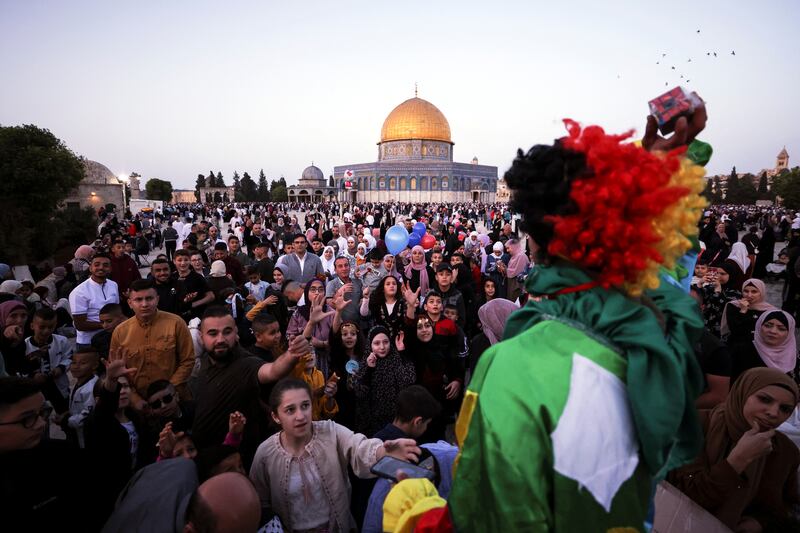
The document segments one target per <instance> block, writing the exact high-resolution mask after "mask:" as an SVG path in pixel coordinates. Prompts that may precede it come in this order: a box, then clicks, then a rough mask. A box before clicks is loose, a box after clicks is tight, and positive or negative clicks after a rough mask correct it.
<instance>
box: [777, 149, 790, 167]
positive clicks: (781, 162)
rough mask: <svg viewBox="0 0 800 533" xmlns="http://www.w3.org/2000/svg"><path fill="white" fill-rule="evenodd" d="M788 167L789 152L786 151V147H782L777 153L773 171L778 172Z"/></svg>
mask: <svg viewBox="0 0 800 533" xmlns="http://www.w3.org/2000/svg"><path fill="white" fill-rule="evenodd" d="M788 169H789V152H787V151H786V147H785V146H784V147H783V150H781V151H780V153H779V154H778V158H777V160H776V162H775V173H776V174H779V173H780V172H782V171H784V170H788Z"/></svg>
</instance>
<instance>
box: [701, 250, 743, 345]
mask: <svg viewBox="0 0 800 533" xmlns="http://www.w3.org/2000/svg"><path fill="white" fill-rule="evenodd" d="M734 268H736V267H735V265H732V264H730V263H728V264H723V265H722V267H719V268H717V267H712V266H710V267H708V270H707V271H706V275H705V276H704V277H703V279H702V294H703V306H702V307H703V320H704V321H705V324H706V328H708V330H709V331H711V333H713V334H714V335H715V336H717V337H721V333H720V323H721V322H722V315H723V314H724V313H725V305H726V304H727V303H728V302H730V301H732V300H740V299H741V298H742V291H741V289H740V290H736V289H733V288H732V287H731V285H730V280H731V274H730V273H731V272H733V271H734Z"/></svg>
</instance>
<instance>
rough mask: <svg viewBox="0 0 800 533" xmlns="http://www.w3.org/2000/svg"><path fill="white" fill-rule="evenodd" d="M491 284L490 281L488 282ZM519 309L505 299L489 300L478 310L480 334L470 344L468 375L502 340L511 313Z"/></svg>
mask: <svg viewBox="0 0 800 533" xmlns="http://www.w3.org/2000/svg"><path fill="white" fill-rule="evenodd" d="M488 281H489V282H490V283H491V280H488ZM517 309H519V307H518V306H517V304H515V303H514V302H512V301H510V300H506V299H505V298H497V299H494V300H489V301H488V302H486V303H485V304H483V305H482V306H481V307H480V308H479V309H478V324H479V327H480V328H481V332H480V333H478V334H477V335H475V336H474V337H473V338H472V341H471V342H470V349H469V353H470V361H469V371H470V375H471V374H472V372H474V370H475V366H476V365H477V364H478V360H479V359H480V358H481V355H483V352H485V351H486V350H488V349H489V347H490V346H494V345H495V344H497V343H498V342H500V341H501V340H503V330H504V329H505V327H506V320H508V317H509V316H511V313H513V312H514V311H516V310H517Z"/></svg>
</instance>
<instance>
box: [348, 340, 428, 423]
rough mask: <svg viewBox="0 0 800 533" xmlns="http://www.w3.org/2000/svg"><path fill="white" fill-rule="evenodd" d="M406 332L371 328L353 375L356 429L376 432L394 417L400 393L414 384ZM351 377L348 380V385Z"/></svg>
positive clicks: (414, 376) (412, 366)
mask: <svg viewBox="0 0 800 533" xmlns="http://www.w3.org/2000/svg"><path fill="white" fill-rule="evenodd" d="M403 338H404V335H403V334H402V333H401V334H400V335H398V336H397V337H395V338H394V339H392V338H390V333H389V330H388V329H386V328H385V327H383V326H375V327H373V328H372V329H371V330H369V334H368V335H367V343H366V347H365V349H364V355H363V356H362V358H361V359H360V360H359V362H358V370H357V371H356V373H355V374H354V375H353V379H352V388H353V392H354V394H355V397H356V431H358V432H360V433H364V434H365V435H374V434H375V433H377V432H378V431H379V430H381V429H383V428H384V426H386V424H389V423H391V422H392V420H394V416H395V411H396V408H397V396H398V395H399V394H400V391H401V390H403V389H405V388H406V387H409V386H411V385H413V384H414V382H415V381H416V372H415V371H414V363H413V362H411V361H410V360H408V359H407V358H406V357H405V355H404V354H405V345H404V343H403ZM350 382H351V380H348V386H349V385H350Z"/></svg>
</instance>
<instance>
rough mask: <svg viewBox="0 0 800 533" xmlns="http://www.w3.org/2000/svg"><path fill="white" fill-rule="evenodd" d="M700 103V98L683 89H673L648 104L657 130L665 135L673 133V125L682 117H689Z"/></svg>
mask: <svg viewBox="0 0 800 533" xmlns="http://www.w3.org/2000/svg"><path fill="white" fill-rule="evenodd" d="M699 103H700V97H698V96H697V94H695V93H693V92H689V91H687V90H686V89H684V88H683V87H675V88H674V89H671V90H669V91H667V92H665V93H664V94H662V95H661V96H659V97H657V98H654V99H652V100H650V101H649V102H648V105H649V106H650V114H651V115H653V116H654V117H655V118H656V121H657V122H658V130H659V131H660V132H661V133H662V134H663V135H667V134H669V133H672V132H673V131H675V123H676V122H677V121H678V118H680V117H682V116H690V115H691V114H692V113H694V110H695V107H696V106H697V105H698V104H699Z"/></svg>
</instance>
